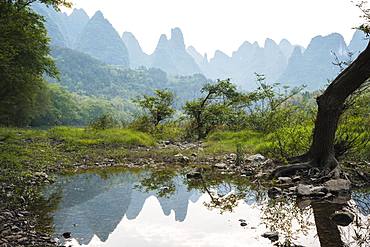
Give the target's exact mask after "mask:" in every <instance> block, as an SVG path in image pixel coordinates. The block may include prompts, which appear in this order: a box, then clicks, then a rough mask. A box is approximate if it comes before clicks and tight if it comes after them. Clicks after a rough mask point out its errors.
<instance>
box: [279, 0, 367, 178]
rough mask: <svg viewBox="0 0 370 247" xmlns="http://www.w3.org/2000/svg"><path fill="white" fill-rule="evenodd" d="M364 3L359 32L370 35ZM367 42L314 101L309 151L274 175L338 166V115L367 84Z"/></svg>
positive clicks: (361, 7) (360, 5) (327, 169)
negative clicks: (360, 51)
mask: <svg viewBox="0 0 370 247" xmlns="http://www.w3.org/2000/svg"><path fill="white" fill-rule="evenodd" d="M365 4H366V2H365V1H363V2H361V3H360V4H358V7H359V8H360V9H361V10H362V11H363V13H364V16H363V17H364V18H365V20H366V23H365V24H363V25H362V26H361V27H360V29H361V30H362V31H364V32H365V33H367V34H369V31H370V30H369V22H370V11H369V10H368V9H366V8H364V6H365ZM369 78H370V42H369V44H368V45H367V47H366V49H365V50H364V51H363V52H362V53H361V54H360V55H359V56H358V57H357V58H356V59H355V60H354V61H353V62H352V63H351V64H350V65H349V66H348V67H347V68H346V69H344V70H343V71H342V72H341V73H340V74H339V75H338V76H337V77H336V78H335V79H334V81H333V82H332V83H331V84H330V85H329V86H328V87H327V89H326V90H325V91H324V93H323V94H322V95H320V96H319V97H318V98H317V100H316V101H317V105H318V112H317V116H316V121H315V128H314V132H313V139H312V143H311V147H310V149H309V151H308V152H307V153H306V154H304V155H302V156H299V157H295V158H292V159H291V162H292V163H295V164H293V165H289V166H285V167H279V168H278V169H276V170H275V171H274V172H273V175H274V176H285V175H289V174H291V173H295V172H296V171H297V170H301V169H310V168H312V167H316V168H319V169H320V170H322V171H323V173H324V174H326V175H327V173H328V172H330V171H332V170H334V169H335V168H336V167H337V166H338V161H337V159H336V157H335V148H334V144H335V143H334V141H335V134H336V130H337V127H338V122H339V119H340V116H341V114H342V113H343V112H344V110H345V109H346V108H347V106H348V105H347V102H348V99H349V98H350V97H351V96H353V95H354V94H355V93H356V92H357V91H358V90H361V88H362V87H363V86H365V85H366V83H367V82H369Z"/></svg>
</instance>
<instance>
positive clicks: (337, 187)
mask: <svg viewBox="0 0 370 247" xmlns="http://www.w3.org/2000/svg"><path fill="white" fill-rule="evenodd" d="M324 186H325V188H326V189H327V190H328V191H330V192H336V193H338V192H340V191H348V190H350V188H351V182H350V181H348V180H346V179H341V178H340V179H332V180H329V181H327V182H325V183H324Z"/></svg>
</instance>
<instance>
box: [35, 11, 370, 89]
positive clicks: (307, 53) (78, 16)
mask: <svg viewBox="0 0 370 247" xmlns="http://www.w3.org/2000/svg"><path fill="white" fill-rule="evenodd" d="M33 8H34V10H35V11H36V12H38V13H40V14H41V15H43V16H44V17H45V20H46V27H47V30H48V33H49V36H50V38H51V45H52V46H60V47H65V48H70V49H74V50H77V51H79V52H83V53H86V54H88V55H90V56H92V57H94V58H96V59H98V60H101V61H102V62H104V63H107V64H112V65H118V66H122V67H130V68H132V69H136V68H139V67H147V68H150V67H152V68H159V69H161V70H163V71H165V72H166V73H167V74H169V75H192V74H203V75H205V76H206V77H207V78H210V79H213V80H216V79H225V78H231V80H232V81H233V82H235V83H236V84H237V85H239V86H240V87H242V88H244V89H252V88H254V87H255V86H256V84H255V73H258V74H264V75H265V76H266V78H267V79H268V81H270V82H280V83H282V84H288V85H291V86H298V85H302V84H305V85H307V86H308V89H310V90H316V89H318V88H320V87H322V86H323V85H325V84H326V83H327V81H328V80H331V79H333V78H334V77H335V76H336V75H337V74H338V73H339V68H338V66H336V65H334V64H333V62H334V61H335V57H337V58H338V59H339V60H341V61H347V60H349V59H350V57H349V54H353V55H352V59H354V58H355V57H356V56H357V55H358V54H359V53H360V52H361V51H362V50H363V49H364V48H365V47H366V44H367V42H368V40H367V38H366V37H365V35H364V34H363V33H362V32H360V31H355V32H354V35H353V38H352V40H351V42H350V43H349V44H346V42H345V40H344V38H343V36H342V35H341V34H338V33H332V34H329V35H326V36H316V37H314V38H313V39H312V40H311V42H310V43H309V45H308V46H307V47H305V48H304V47H302V46H299V45H293V44H291V43H290V42H289V41H288V40H286V39H283V40H281V41H280V42H279V43H276V42H275V41H274V40H272V39H266V41H265V43H264V44H263V46H261V45H260V44H258V43H257V42H254V43H250V42H248V41H246V42H244V43H243V44H241V46H240V47H239V48H238V49H237V50H236V51H234V52H233V53H232V55H231V56H229V55H227V54H225V53H224V52H222V51H219V50H217V51H216V52H215V54H214V56H213V57H209V56H208V55H207V54H204V55H202V54H200V53H199V52H198V51H197V50H196V49H195V48H194V47H193V46H189V47H186V46H185V42H184V36H183V33H182V31H181V30H180V28H173V29H172V30H171V37H167V36H166V35H164V34H162V35H161V36H160V38H159V41H158V44H157V46H156V48H155V50H154V52H153V53H152V54H146V53H145V52H144V51H143V50H142V48H141V46H140V43H139V42H138V40H137V39H136V37H135V36H134V34H132V33H130V32H124V33H123V34H122V35H120V34H119V33H118V32H117V31H116V30H115V29H114V27H113V26H112V25H111V23H110V22H109V21H108V20H107V19H106V18H105V17H104V15H103V13H102V12H101V11H97V12H96V13H95V14H94V15H93V16H92V17H91V18H89V16H88V15H87V14H86V12H85V11H84V10H83V9H74V10H73V12H72V13H71V14H70V15H67V14H65V13H59V12H56V11H54V10H53V9H51V8H47V7H45V6H43V5H40V4H37V5H34V6H33Z"/></svg>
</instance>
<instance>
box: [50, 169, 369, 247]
mask: <svg viewBox="0 0 370 247" xmlns="http://www.w3.org/2000/svg"><path fill="white" fill-rule="evenodd" d="M234 179H235V178H232V177H231V178H230V177H226V178H223V177H222V176H221V177H220V176H219V175H217V176H215V177H214V176H213V175H212V174H208V176H207V175H204V176H203V179H202V180H198V181H197V180H190V181H189V180H187V179H186V178H185V176H182V175H180V174H176V173H171V172H170V173H166V172H164V173H163V172H152V173H151V172H142V173H140V172H129V171H124V172H118V173H117V172H115V173H112V174H108V175H107V174H104V176H103V175H99V174H94V173H85V174H78V175H74V176H65V177H61V178H59V179H58V181H57V182H56V183H55V184H54V185H52V186H51V187H50V188H48V189H47V191H48V194H49V195H52V194H54V195H55V194H58V195H59V196H60V197H61V199H60V203H59V205H58V208H57V210H56V211H55V212H54V213H53V221H54V228H55V234H56V236H61V234H62V233H64V232H71V233H72V237H73V240H72V241H70V242H69V243H68V244H69V245H72V246H89V247H95V246H107V247H116V246H117V247H118V246H134V247H142V246H161V247H170V246H171V247H172V246H204V247H205V246H220V247H221V246H273V243H271V241H270V240H268V239H266V238H263V237H261V235H262V234H263V233H265V232H266V231H277V232H279V236H280V239H279V241H280V243H285V244H288V243H289V244H291V246H293V243H294V244H296V245H300V246H320V245H321V246H325V247H326V246H329V247H330V246H347V245H349V246H361V244H362V246H368V245H366V244H367V243H369V241H370V239H369V232H370V231H369V229H370V228H369V227H370V221H369V207H368V206H369V205H370V196H369V194H364V193H362V194H361V193H357V194H355V195H354V196H353V199H352V200H349V199H350V198H345V197H342V198H340V199H338V200H337V201H336V202H335V203H328V202H311V201H296V200H295V199H292V198H281V199H277V200H271V199H268V198H267V196H266V193H265V192H264V191H259V190H252V189H250V186H249V184H248V183H247V180H246V179H245V178H239V179H236V180H234ZM241 181H244V182H241ZM356 199H357V201H356ZM355 205H359V206H360V207H359V208H358V207H355ZM343 207H347V208H350V209H351V210H352V212H355V213H356V214H357V217H356V219H355V221H354V223H352V224H351V225H350V226H348V227H338V226H337V225H335V224H334V223H333V222H332V221H331V220H330V215H332V214H333V213H334V212H335V211H337V210H340V209H342V208H343ZM240 219H242V220H245V222H246V223H247V226H245V227H241V226H240V221H239V220H240ZM68 244H67V246H68ZM286 246H289V245H286Z"/></svg>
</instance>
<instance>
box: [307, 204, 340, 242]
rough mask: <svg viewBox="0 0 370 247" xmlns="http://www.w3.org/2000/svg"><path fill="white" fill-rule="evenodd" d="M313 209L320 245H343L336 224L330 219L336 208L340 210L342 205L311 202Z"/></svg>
mask: <svg viewBox="0 0 370 247" xmlns="http://www.w3.org/2000/svg"><path fill="white" fill-rule="evenodd" d="M311 207H312V210H313V214H314V218H315V225H316V230H317V235H318V236H319V241H320V245H321V246H325V247H344V246H345V244H344V243H343V241H342V238H341V234H340V231H339V228H338V226H337V225H336V224H335V223H334V222H333V221H332V220H331V219H330V216H331V215H332V214H333V213H335V211H336V210H341V209H342V208H343V206H342V205H338V204H333V203H320V202H313V203H311Z"/></svg>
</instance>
